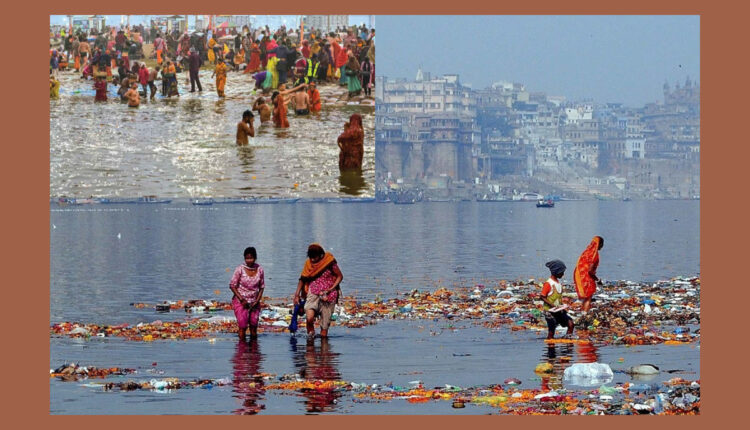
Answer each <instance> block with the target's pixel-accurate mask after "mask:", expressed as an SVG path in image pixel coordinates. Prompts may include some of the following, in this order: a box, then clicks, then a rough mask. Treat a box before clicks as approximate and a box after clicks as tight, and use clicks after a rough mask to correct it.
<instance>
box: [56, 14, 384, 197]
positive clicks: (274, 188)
mask: <svg viewBox="0 0 750 430" xmlns="http://www.w3.org/2000/svg"><path fill="white" fill-rule="evenodd" d="M374 24H375V18H374V16H370V15H359V16H355V15H285V16H262V15H167V16H155V15H82V16H75V15H53V16H50V196H51V197H52V198H55V199H57V198H59V199H63V200H66V199H73V200H75V199H78V200H81V199H91V200H92V201H95V200H96V199H109V200H112V199H117V198H131V199H132V198H143V197H145V196H151V198H156V199H169V198H178V197H179V198H224V197H232V198H237V197H244V198H272V199H280V198H338V197H359V198H372V197H373V196H374V190H375V183H374V178H375V168H374V160H375V145H374V109H375V108H374V104H375V101H374V96H373V94H372V92H373V89H374V83H375V27H374Z"/></svg>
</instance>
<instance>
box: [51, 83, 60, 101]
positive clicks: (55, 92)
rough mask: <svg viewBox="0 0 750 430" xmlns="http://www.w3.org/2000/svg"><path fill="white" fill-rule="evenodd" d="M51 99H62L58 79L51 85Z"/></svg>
mask: <svg viewBox="0 0 750 430" xmlns="http://www.w3.org/2000/svg"><path fill="white" fill-rule="evenodd" d="M49 98H51V99H58V98H60V81H58V80H57V79H55V80H54V81H51V82H50V83H49Z"/></svg>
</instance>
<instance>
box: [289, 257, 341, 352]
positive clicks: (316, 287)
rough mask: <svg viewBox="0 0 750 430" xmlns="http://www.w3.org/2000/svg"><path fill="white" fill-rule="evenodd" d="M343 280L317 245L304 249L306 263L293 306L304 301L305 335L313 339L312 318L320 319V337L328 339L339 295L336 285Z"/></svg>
mask: <svg viewBox="0 0 750 430" xmlns="http://www.w3.org/2000/svg"><path fill="white" fill-rule="evenodd" d="M343 279H344V275H343V274H342V273H341V269H339V266H338V264H337V263H336V259H335V258H334V257H333V254H331V253H330V252H325V250H323V247H322V246H320V245H319V244H317V243H313V244H311V245H310V246H309V247H308V248H307V260H305V265H304V267H303V269H302V274H301V275H300V278H299V282H298V283H297V290H296V291H295V292H294V304H295V305H296V304H299V302H300V300H302V299H305V316H306V325H307V335H308V336H310V337H312V336H315V317H316V316H319V317H320V337H323V338H325V337H328V327H329V326H330V325H331V315H333V311H334V309H335V308H336V303H338V300H339V296H340V295H341V288H340V286H339V285H340V284H341V281H342V280H343Z"/></svg>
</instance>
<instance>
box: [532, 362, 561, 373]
mask: <svg viewBox="0 0 750 430" xmlns="http://www.w3.org/2000/svg"><path fill="white" fill-rule="evenodd" d="M553 370H554V368H553V367H552V365H551V364H550V363H539V364H537V365H536V368H535V369H534V373H552V371H553ZM566 373H567V369H566Z"/></svg>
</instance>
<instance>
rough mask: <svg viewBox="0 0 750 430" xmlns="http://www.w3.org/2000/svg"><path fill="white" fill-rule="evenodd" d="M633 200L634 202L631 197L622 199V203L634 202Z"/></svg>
mask: <svg viewBox="0 0 750 430" xmlns="http://www.w3.org/2000/svg"><path fill="white" fill-rule="evenodd" d="M632 200H633V199H631V198H630V197H623V198H622V201H623V202H629V201H632Z"/></svg>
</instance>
